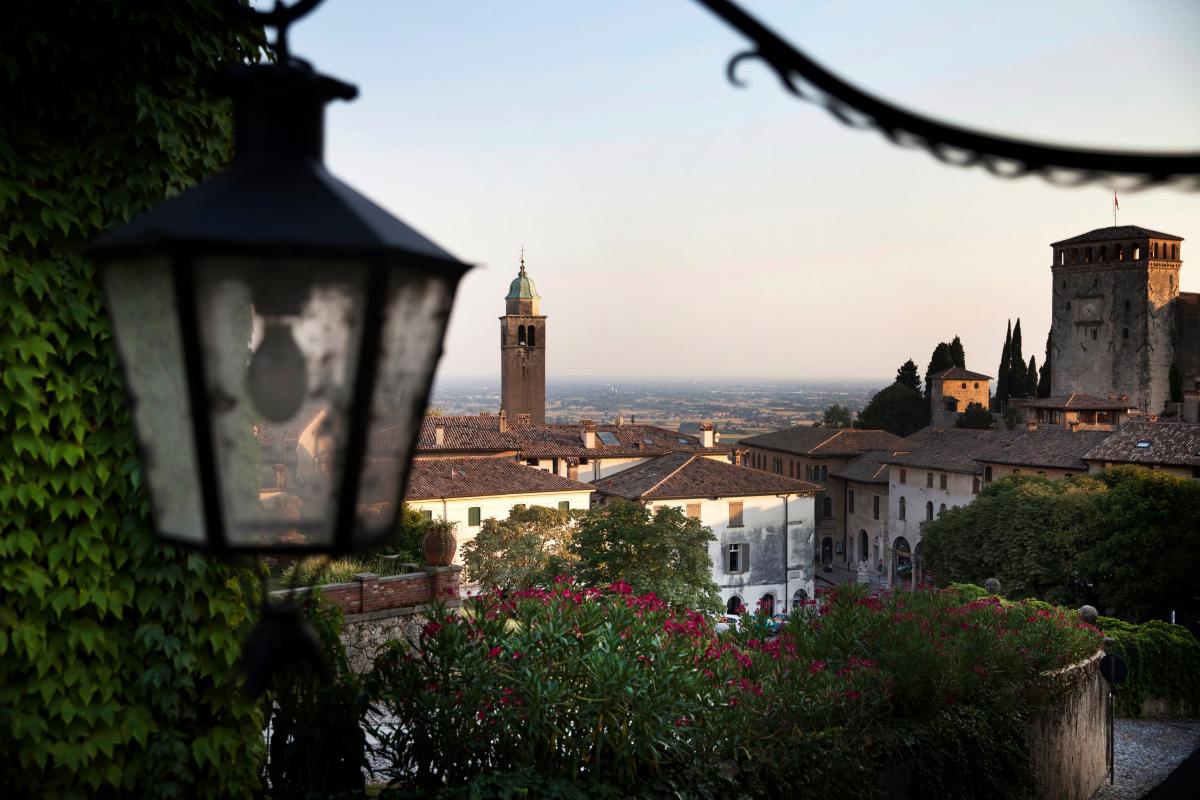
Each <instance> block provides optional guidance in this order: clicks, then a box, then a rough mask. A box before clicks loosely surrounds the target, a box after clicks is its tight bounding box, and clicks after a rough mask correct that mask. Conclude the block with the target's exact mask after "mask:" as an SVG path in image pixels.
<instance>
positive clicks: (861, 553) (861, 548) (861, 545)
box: [858, 531, 867, 561]
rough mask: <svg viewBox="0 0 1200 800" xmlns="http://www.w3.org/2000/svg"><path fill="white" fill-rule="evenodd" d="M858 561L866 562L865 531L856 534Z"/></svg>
mask: <svg viewBox="0 0 1200 800" xmlns="http://www.w3.org/2000/svg"><path fill="white" fill-rule="evenodd" d="M858 560H859V561H866V560H867V532H866V531H859V532H858Z"/></svg>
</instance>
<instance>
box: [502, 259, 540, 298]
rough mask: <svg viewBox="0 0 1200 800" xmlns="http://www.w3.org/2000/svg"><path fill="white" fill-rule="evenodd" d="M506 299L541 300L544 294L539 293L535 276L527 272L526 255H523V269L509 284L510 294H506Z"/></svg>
mask: <svg viewBox="0 0 1200 800" xmlns="http://www.w3.org/2000/svg"><path fill="white" fill-rule="evenodd" d="M504 299H505V300H541V299H542V296H541V295H540V294H538V290H537V285H536V284H535V283H534V282H533V278H531V277H529V275H528V274H527V273H526V272H525V256H521V270H520V271H519V272H518V273H517V277H515V278H513V280H512V283H510V284H509V285H508V294H507V295H505V296H504Z"/></svg>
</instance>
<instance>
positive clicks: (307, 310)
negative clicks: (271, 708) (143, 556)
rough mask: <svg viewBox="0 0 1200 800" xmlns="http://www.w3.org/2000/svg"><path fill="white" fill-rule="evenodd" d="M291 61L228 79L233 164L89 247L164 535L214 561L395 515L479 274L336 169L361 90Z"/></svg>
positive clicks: (388, 521) (310, 548) (307, 544)
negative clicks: (338, 141)
mask: <svg viewBox="0 0 1200 800" xmlns="http://www.w3.org/2000/svg"><path fill="white" fill-rule="evenodd" d="M235 5H236V4H235ZM305 5H306V6H307V7H306V8H304V9H302V11H307V10H308V9H309V8H311V5H315V3H314V4H305ZM287 21H290V19H289V20H285V21H284V25H286V22H287ZM268 24H272V22H270V21H268ZM275 24H278V22H277V21H276V23H275ZM284 33H285V31H284V29H283V27H282V26H281V27H280V37H279V38H280V40H281V41H282V40H283V35H284ZM280 51H282V52H280ZM276 52H277V54H278V55H279V59H278V63H275V64H263V65H239V66H237V67H234V68H233V69H231V70H229V71H227V72H225V73H223V74H222V75H221V76H219V77H218V78H217V79H216V80H215V82H214V87H215V88H216V89H217V90H218V91H221V92H223V93H224V94H226V95H228V96H229V97H231V98H232V100H233V104H234V126H235V132H234V145H235V157H234V160H233V163H232V165H231V166H230V168H229V169H228V170H227V171H225V172H223V173H221V174H219V175H216V176H215V177H213V178H211V179H209V180H207V181H205V182H204V183H202V184H200V185H198V186H196V187H195V188H192V189H190V190H188V191H186V192H184V193H182V194H181V195H179V196H177V197H175V198H173V199H170V200H167V201H166V202H164V203H162V204H161V205H160V206H158V207H156V208H154V209H153V210H151V211H149V212H148V213H146V214H144V215H143V216H141V217H139V218H136V219H134V220H133V221H132V222H130V223H129V224H127V225H125V226H124V227H122V228H120V229H117V230H114V231H111V232H109V233H107V234H105V235H103V236H101V237H100V238H99V239H97V240H95V241H94V242H92V243H91V244H90V245H89V247H88V254H89V256H90V257H91V258H92V259H93V260H94V261H95V262H96V264H97V268H98V271H99V275H100V278H101V282H102V286H103V290H104V295H105V301H106V305H107V307H108V310H109V316H110V320H111V323H112V329H113V335H114V339H115V343H116V349H117V353H118V356H119V358H120V361H121V364H122V369H123V372H124V376H125V385H126V389H127V392H128V396H129V401H130V406H131V409H132V419H133V423H134V426H135V431H136V434H137V439H138V443H139V447H140V451H141V457H142V474H143V481H144V483H145V485H146V487H147V489H148V491H149V496H150V501H151V506H152V510H153V515H154V520H155V527H156V530H157V532H158V535H159V536H160V537H161V538H162V539H164V540H167V541H170V542H172V543H177V544H182V545H187V546H190V547H194V548H198V549H200V550H203V551H206V552H213V553H236V552H246V553H303V552H339V551H350V550H354V549H360V548H362V547H366V546H369V545H370V544H371V543H372V541H373V540H375V539H376V538H377V537H379V536H380V535H381V534H383V533H385V532H386V531H388V530H389V529H390V528H392V527H393V526H394V524H395V519H396V516H397V514H398V512H399V509H400V506H401V501H402V496H403V491H404V485H405V479H406V473H407V468H408V462H409V458H410V456H411V453H412V450H413V448H414V446H415V444H416V437H417V433H418V431H419V429H420V425H421V419H422V416H423V414H424V410H425V407H426V404H427V401H428V396H429V390H430V385H431V383H432V380H433V372H434V368H435V367H436V365H437V361H438V358H439V357H440V355H441V351H442V339H443V336H444V334H445V330H446V323H447V319H448V317H449V314H450V308H451V304H452V302H453V299H454V293H455V291H456V289H457V286H458V282H459V279H460V278H461V277H462V275H463V274H464V272H465V271H466V270H467V268H468V267H467V265H465V264H463V263H462V262H460V261H458V260H457V259H455V258H454V257H453V256H451V255H450V254H449V253H447V252H446V251H444V250H442V249H441V248H440V247H438V246H437V245H435V244H433V243H432V242H431V241H429V240H428V239H426V238H425V237H424V236H422V235H421V234H420V233H418V232H417V231H415V230H413V229H412V228H410V227H409V226H408V225H406V224H405V223H403V222H401V221H400V220H399V219H396V218H395V217H393V216H392V215H391V214H389V213H388V212H387V211H385V210H384V209H382V208H380V207H379V206H377V205H375V204H374V203H372V202H371V201H370V200H367V199H366V198H365V197H363V196H362V195H360V194H359V193H358V192H356V191H355V190H354V189H352V188H351V187H349V186H348V185H346V184H345V183H343V182H341V181H339V180H338V179H337V178H335V177H333V176H332V175H331V174H329V172H327V171H326V169H325V167H324V166H323V164H322V150H323V138H324V136H323V124H324V122H323V120H324V107H325V104H326V103H328V102H329V101H330V100H333V99H338V98H340V99H345V100H349V99H352V98H353V97H354V96H355V94H356V89H355V88H354V87H353V86H350V85H347V84H345V83H342V82H340V81H337V80H334V79H332V78H329V77H326V76H323V75H320V74H318V73H316V72H315V71H314V70H313V69H312V68H311V67H310V66H309V65H308V64H306V63H304V62H302V61H299V60H298V59H294V58H291V57H290V56H288V55H287V52H286V47H282V48H281V47H280V46H279V45H278V44H277V45H276Z"/></svg>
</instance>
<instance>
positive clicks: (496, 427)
mask: <svg viewBox="0 0 1200 800" xmlns="http://www.w3.org/2000/svg"><path fill="white" fill-rule="evenodd" d="M439 425H440V426H442V430H443V432H444V433H443V440H442V445H441V446H438V445H437V432H436V429H437V427H438V426H439ZM399 433H401V431H400V430H399V429H398V428H389V429H387V430H385V431H380V432H379V433H378V434H376V436H377V437H378V444H379V445H381V446H382V445H386V444H387V443H388V441H389V440H388V439H387V436H388V435H397V434H399ZM376 444H377V441H376V439H375V438H374V437H373V438H372V442H371V446H372V449H374V448H375V447H376ZM516 449H517V439H516V437H514V436H513V434H512V429H511V428H510V429H509V430H508V431H507V432H501V431H500V417H498V416H491V415H479V416H461V417H424V418H423V419H422V420H421V435H420V438H418V439H417V450H418V451H421V450H438V451H455V450H459V451H472V452H509V451H514V450H516Z"/></svg>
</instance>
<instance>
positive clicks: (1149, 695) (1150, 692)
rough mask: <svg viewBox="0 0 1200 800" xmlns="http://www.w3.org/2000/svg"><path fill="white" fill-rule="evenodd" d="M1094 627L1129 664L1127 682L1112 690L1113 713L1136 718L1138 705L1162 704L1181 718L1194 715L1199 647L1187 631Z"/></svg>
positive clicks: (1154, 623)
mask: <svg viewBox="0 0 1200 800" xmlns="http://www.w3.org/2000/svg"><path fill="white" fill-rule="evenodd" d="M1096 624H1097V625H1098V626H1099V627H1100V629H1101V630H1102V631H1104V634H1105V635H1106V636H1111V637H1112V638H1113V639H1114V640H1115V641H1116V644H1115V646H1114V647H1113V648H1112V650H1113V652H1115V653H1117V654H1118V655H1120V656H1121V657H1122V658H1124V659H1125V661H1126V663H1127V664H1128V665H1129V680H1128V681H1126V682H1125V683H1123V684H1121V685H1120V686H1119V687H1117V694H1116V703H1117V706H1116V710H1117V714H1119V715H1120V716H1124V717H1139V716H1141V714H1142V705H1143V703H1145V702H1146V701H1147V700H1151V699H1162V700H1166V701H1167V702H1169V703H1170V704H1171V705H1172V706H1173V707H1174V710H1175V712H1176V713H1178V714H1180V715H1181V716H1187V717H1192V718H1194V717H1197V716H1200V642H1197V641H1196V637H1195V636H1193V635H1192V632H1191V631H1189V630H1188V629H1187V628H1185V627H1183V626H1182V625H1171V624H1169V623H1166V622H1162V621H1161V620H1151V621H1149V622H1143V623H1141V624H1135V623H1132V622H1126V621H1124V620H1120V619H1113V618H1111V617H1100V619H1099V620H1097V622H1096Z"/></svg>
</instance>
